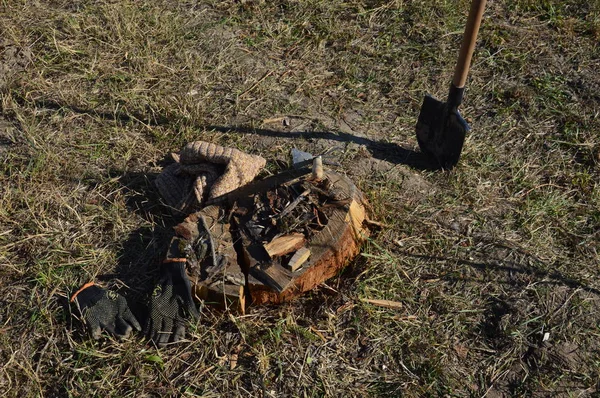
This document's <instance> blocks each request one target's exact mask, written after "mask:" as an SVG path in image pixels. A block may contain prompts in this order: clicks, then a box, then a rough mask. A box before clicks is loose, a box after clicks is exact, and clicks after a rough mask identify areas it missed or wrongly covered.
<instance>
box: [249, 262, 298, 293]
mask: <svg viewBox="0 0 600 398" xmlns="http://www.w3.org/2000/svg"><path fill="white" fill-rule="evenodd" d="M250 275H252V276H254V277H255V278H256V279H258V280H259V281H260V282H262V283H263V284H265V285H267V286H269V287H270V288H271V289H274V290H275V291H277V292H279V293H281V292H282V291H284V290H285V289H287V287H288V286H289V285H290V283H291V282H292V274H291V272H289V271H288V270H286V269H285V268H283V267H282V266H281V265H279V264H271V265H263V266H259V267H253V268H250Z"/></svg>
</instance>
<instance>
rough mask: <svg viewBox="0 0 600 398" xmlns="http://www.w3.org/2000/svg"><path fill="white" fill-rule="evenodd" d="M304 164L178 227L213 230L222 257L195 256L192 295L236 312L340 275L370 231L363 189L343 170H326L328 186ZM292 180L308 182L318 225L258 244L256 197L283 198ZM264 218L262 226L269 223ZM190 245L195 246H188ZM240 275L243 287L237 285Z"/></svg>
mask: <svg viewBox="0 0 600 398" xmlns="http://www.w3.org/2000/svg"><path fill="white" fill-rule="evenodd" d="M308 170H309V172H308V173H306V172H300V173H297V174H294V173H289V172H285V173H282V174H281V175H275V176H272V177H267V178H266V179H265V180H261V181H257V182H253V183H250V184H248V185H247V186H245V187H242V188H241V189H240V190H238V192H236V193H235V194H233V193H232V194H230V195H227V196H226V199H228V201H218V202H217V203H215V202H213V205H212V206H208V207H206V208H204V209H202V210H201V211H200V212H198V214H196V213H195V214H192V215H190V216H189V217H188V218H187V219H186V220H185V221H184V225H182V226H181V227H180V228H178V229H177V231H178V232H179V233H180V236H181V235H183V236H185V237H187V238H192V239H196V241H201V240H202V236H203V230H205V229H209V230H210V232H211V236H212V238H213V241H214V246H215V252H216V254H215V256H214V257H216V258H217V259H218V260H219V261H218V263H217V266H215V265H214V264H213V262H212V261H210V257H213V256H210V255H209V256H203V255H198V256H197V257H198V258H199V259H200V258H205V260H198V264H199V266H198V267H195V268H194V271H195V278H194V280H193V281H192V283H193V284H195V286H194V287H193V294H194V296H195V297H197V298H199V299H202V300H205V302H206V303H208V304H211V303H212V304H216V305H217V306H220V307H221V308H237V309H239V310H240V311H243V310H244V309H245V307H246V305H247V304H249V303H252V304H253V305H260V304H277V303H281V302H284V301H288V300H291V299H293V298H294V297H296V296H298V295H299V294H301V293H302V292H305V291H307V290H310V289H313V288H314V287H316V286H317V285H319V284H321V283H323V282H324V281H325V280H327V279H329V278H331V277H333V276H334V275H336V274H338V273H339V272H340V271H341V270H342V268H343V267H344V266H345V265H346V264H347V263H348V262H349V261H350V260H351V259H353V258H354V257H355V256H356V255H357V254H358V253H359V251H360V245H361V244H362V242H363V241H364V240H365V239H366V237H367V236H368V230H367V229H365V226H364V220H365V218H366V216H367V214H366V210H365V207H366V201H365V199H364V196H363V194H362V193H361V192H360V191H359V190H358V188H356V186H355V185H354V184H353V183H352V181H351V180H350V179H349V178H348V177H346V176H343V175H340V174H338V173H335V172H333V171H330V170H324V176H323V180H322V181H325V180H326V181H328V182H329V185H325V184H324V183H323V182H322V181H321V182H316V181H315V180H314V179H313V178H312V175H311V174H310V169H308ZM289 184H298V185H296V186H295V188H293V189H296V192H302V191H304V190H306V189H310V190H311V194H310V195H308V196H307V199H308V200H309V201H310V200H314V201H315V202H316V203H314V206H316V208H317V209H318V210H317V213H319V212H321V213H323V214H317V220H316V221H315V223H314V225H316V226H317V227H314V228H313V227H312V226H311V225H312V224H309V226H308V228H311V231H310V233H306V232H304V231H303V232H304V233H287V234H286V235H284V236H279V237H277V238H274V239H272V240H271V241H270V242H269V243H266V244H263V243H262V242H261V241H260V239H259V238H260V236H259V237H258V238H257V236H254V235H255V234H254V235H253V234H252V233H251V232H252V231H250V230H247V227H248V220H254V221H256V220H260V218H256V217H255V216H254V214H253V213H254V211H258V210H259V208H260V207H259V206H257V201H256V198H257V197H258V195H267V196H268V195H270V194H267V192H271V191H272V192H271V194H272V196H273V195H274V197H275V198H276V199H279V200H281V199H282V197H281V196H278V195H280V194H279V193H278V191H277V189H284V190H287V191H288V192H289V190H290V189H292V188H291V187H292V185H289ZM319 184H321V185H319ZM309 185H310V186H309ZM329 186H330V187H329ZM279 187H282V188H279ZM313 187H322V188H323V189H325V188H327V192H329V190H331V191H332V192H333V191H334V190H335V195H333V194H331V195H329V194H328V195H322V194H321V193H319V192H315V191H313V190H312V188H313ZM329 188H330V189H329ZM316 195H319V197H317V196H316ZM323 198H325V199H323ZM331 199H333V201H332V200H331ZM259 202H260V201H259ZM323 202H324V203H325V204H323ZM259 204H260V203H259ZM240 206H241V207H240ZM271 206H272V207H273V205H271ZM231 207H233V208H234V209H235V208H236V207H238V208H240V209H241V208H243V209H244V211H238V212H237V213H236V212H235V211H234V212H233V213H232V217H225V216H224V214H228V212H229V213H231V209H230V208H231ZM282 207H284V206H282ZM200 216H202V217H200ZM253 217H254V218H253ZM259 217H260V216H259ZM201 218H204V220H205V223H206V225H207V228H204V227H203V225H201V224H202V220H201ZM230 222H231V224H229V223H230ZM263 225H265V228H271V227H272V226H270V225H268V224H265V223H263ZM295 231H298V230H295ZM305 234H306V235H305ZM259 235H260V234H259ZM183 236H182V237H183ZM265 236H266V235H265ZM270 236H272V235H270ZM267 239H268V238H267ZM204 244H205V246H206V247H205V246H202V248H203V252H210V251H211V250H207V249H210V248H209V247H208V246H212V245H210V244H207V242H204ZM234 246H235V247H234ZM187 247H188V246H185V248H187ZM192 249H194V250H195V251H198V252H200V251H199V250H198V249H196V247H195V246H193V245H192ZM186 250H187V249H186ZM173 254H174V256H173V258H175V257H179V256H178V255H177V256H175V252H174V253H173ZM288 258H289V260H288ZM209 267H212V268H210V269H209ZM198 270H199V271H198ZM243 279H244V286H241V285H240V284H241V282H242V280H243ZM246 295H248V296H247V297H246ZM372 304H373V305H377V304H375V303H372ZM388 305H390V306H391V305H392V304H389V303H388ZM389 308H392V307H389ZM393 308H399V307H393Z"/></svg>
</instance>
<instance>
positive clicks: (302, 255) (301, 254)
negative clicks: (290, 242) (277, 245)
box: [287, 247, 310, 272]
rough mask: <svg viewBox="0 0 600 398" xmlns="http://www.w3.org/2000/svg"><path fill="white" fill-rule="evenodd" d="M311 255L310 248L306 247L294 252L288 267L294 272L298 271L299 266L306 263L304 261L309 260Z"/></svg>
mask: <svg viewBox="0 0 600 398" xmlns="http://www.w3.org/2000/svg"><path fill="white" fill-rule="evenodd" d="M309 257H310V250H309V249H307V248H306V247H302V248H300V249H299V250H298V251H297V252H296V253H294V255H293V256H292V258H291V259H290V262H289V263H288V264H287V269H289V270H290V271H292V272H294V271H296V270H297V269H298V268H300V267H302V266H303V265H304V263H305V262H306V260H308V258H309Z"/></svg>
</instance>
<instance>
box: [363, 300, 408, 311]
mask: <svg viewBox="0 0 600 398" xmlns="http://www.w3.org/2000/svg"><path fill="white" fill-rule="evenodd" d="M360 301H363V302H365V303H369V304H373V305H375V306H377V307H383V308H392V309H400V308H402V303H400V302H398V301H391V300H378V299H366V298H363V299H360Z"/></svg>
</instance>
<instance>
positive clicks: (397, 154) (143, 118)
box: [16, 98, 440, 171]
mask: <svg viewBox="0 0 600 398" xmlns="http://www.w3.org/2000/svg"><path fill="white" fill-rule="evenodd" d="M16 101H17V102H18V103H23V104H24V103H26V102H27V100H25V99H24V98H16ZM34 105H35V106H36V107H38V108H44V109H50V110H55V111H60V110H68V111H70V112H74V113H78V114H82V115H89V116H93V117H99V118H101V119H105V120H110V121H113V122H119V123H123V124H131V123H136V124H139V123H143V124H145V125H147V126H169V125H175V124H177V123H181V120H180V118H177V117H176V116H175V115H168V114H166V115H165V114H160V113H157V112H154V111H152V112H151V113H148V114H144V113H142V112H136V111H130V110H128V111H126V112H125V111H114V112H106V111H101V110H97V109H86V108H82V107H79V106H76V105H71V104H65V103H61V102H58V101H55V100H52V99H41V100H35V101H34ZM192 127H194V128H196V129H199V130H206V131H217V132H219V133H225V134H227V133H230V134H256V135H259V136H265V137H275V138H278V139H298V138H308V139H322V140H332V141H338V142H344V143H348V142H352V143H355V144H358V145H364V146H365V147H366V148H367V150H368V151H369V152H370V153H371V155H372V156H373V157H374V158H376V159H378V160H384V161H387V162H390V163H393V164H403V165H405V166H408V167H412V168H414V169H418V170H430V171H434V170H440V165H439V163H437V161H436V160H435V159H432V158H431V157H429V156H427V155H426V154H424V153H422V152H417V151H413V150H411V149H407V148H404V147H402V146H400V145H398V144H394V143H391V142H384V141H377V140H373V139H370V138H366V137H359V136H357V135H353V134H349V133H346V132H342V131H337V132H330V131H294V132H287V131H278V130H270V129H263V128H254V127H246V126H218V125H210V124H207V125H194V126H192Z"/></svg>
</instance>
